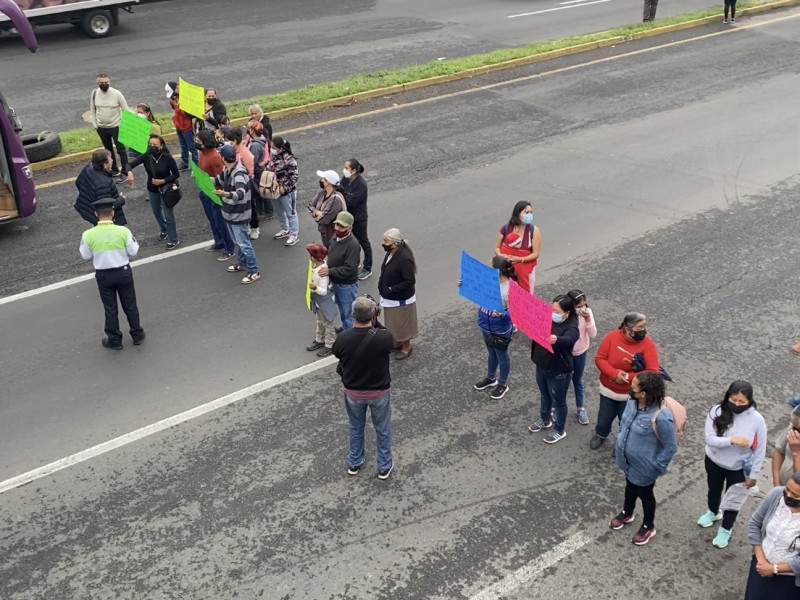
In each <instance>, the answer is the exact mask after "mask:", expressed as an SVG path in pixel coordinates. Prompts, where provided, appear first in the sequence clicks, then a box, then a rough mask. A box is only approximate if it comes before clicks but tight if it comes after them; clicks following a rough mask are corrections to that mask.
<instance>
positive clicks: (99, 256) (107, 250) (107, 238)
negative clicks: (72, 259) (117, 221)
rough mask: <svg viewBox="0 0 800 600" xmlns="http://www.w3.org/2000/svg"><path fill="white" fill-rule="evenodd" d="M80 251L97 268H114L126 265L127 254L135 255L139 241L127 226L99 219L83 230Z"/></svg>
mask: <svg viewBox="0 0 800 600" xmlns="http://www.w3.org/2000/svg"><path fill="white" fill-rule="evenodd" d="M80 252H81V256H82V257H83V259H84V260H91V261H92V263H93V264H94V268H95V269H97V270H102V269H116V268H119V267H124V266H125V265H127V264H128V263H129V262H130V260H129V259H128V257H129V256H136V253H137V252H139V243H138V242H137V241H136V238H135V237H133V234H132V233H131V232H130V230H129V229H128V228H127V227H123V226H122V225H114V223H112V222H111V221H100V222H99V223H98V224H97V225H95V226H94V227H93V228H92V229H88V230H86V231H84V232H83V237H82V238H81V246H80Z"/></svg>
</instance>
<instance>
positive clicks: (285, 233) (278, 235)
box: [272, 229, 291, 240]
mask: <svg viewBox="0 0 800 600" xmlns="http://www.w3.org/2000/svg"><path fill="white" fill-rule="evenodd" d="M290 235H291V232H289V231H286V230H285V229H281V230H280V231H279V232H278V233H276V234H275V235H273V236H272V239H274V240H282V239H283V238H285V237H289V236H290Z"/></svg>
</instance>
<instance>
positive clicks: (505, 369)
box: [482, 331, 511, 385]
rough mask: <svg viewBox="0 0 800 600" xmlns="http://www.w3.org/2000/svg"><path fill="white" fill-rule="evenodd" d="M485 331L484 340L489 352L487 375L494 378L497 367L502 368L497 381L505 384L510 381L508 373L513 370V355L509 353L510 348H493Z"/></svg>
mask: <svg viewBox="0 0 800 600" xmlns="http://www.w3.org/2000/svg"><path fill="white" fill-rule="evenodd" d="M482 333H483V341H484V342H485V343H486V352H487V353H488V354H489V364H488V366H487V368H486V377H487V378H489V379H494V376H495V374H496V373H497V369H498V368H499V369H500V378H499V379H498V380H497V383H499V384H500V385H505V384H506V382H507V381H508V374H509V372H510V371H511V357H510V356H509V355H508V348H491V347H490V346H489V334H488V333H486V332H485V331H482Z"/></svg>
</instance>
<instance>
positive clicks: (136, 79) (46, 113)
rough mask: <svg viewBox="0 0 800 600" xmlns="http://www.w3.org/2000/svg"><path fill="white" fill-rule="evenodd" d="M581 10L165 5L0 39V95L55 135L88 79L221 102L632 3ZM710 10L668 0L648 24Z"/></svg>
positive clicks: (570, 30) (475, 5) (450, 4)
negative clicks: (94, 31) (94, 32)
mask: <svg viewBox="0 0 800 600" xmlns="http://www.w3.org/2000/svg"><path fill="white" fill-rule="evenodd" d="M587 2H588V4H585V5H584V3H577V4H579V5H577V4H576V3H575V2H574V1H572V2H570V1H567V2H565V1H562V0H525V1H520V0H499V1H492V2H484V1H482V0H437V1H436V2H428V1H426V0H402V1H400V0H382V1H377V0H348V1H347V2H346V3H344V4H343V3H341V2H329V1H326V0H295V1H294V2H272V3H265V2H263V0H236V2H224V3H223V2H219V1H217V0H168V1H166V2H159V3H156V4H148V5H143V6H141V7H138V8H136V13H135V14H133V15H129V14H125V13H123V14H122V15H121V17H120V18H121V24H120V27H119V28H118V29H117V30H116V32H115V34H114V35H113V36H112V37H110V38H108V39H105V40H90V39H88V38H86V37H85V36H84V35H83V33H82V32H80V31H79V30H77V29H75V28H73V27H70V26H53V27H47V28H41V29H39V30H38V33H37V35H38V36H39V40H40V46H41V49H40V50H39V52H38V53H37V54H35V55H31V54H29V53H27V51H26V50H25V49H24V48H22V45H21V44H20V43H19V42H18V41H17V40H14V39H12V38H3V39H0V86H2V90H3V93H4V94H5V96H6V98H8V100H9V102H10V103H11V104H12V106H14V107H15V108H16V109H17V112H18V113H19V115H20V117H21V118H22V120H23V123H24V125H25V128H26V131H28V132H31V133H32V132H36V131H41V130H43V129H47V130H51V131H63V130H66V129H69V128H73V127H78V126H81V125H83V124H84V123H83V122H82V120H81V114H82V113H83V112H84V111H85V110H87V108H88V102H89V94H90V92H91V90H92V88H93V87H94V79H95V75H96V73H97V72H98V71H107V72H108V73H109V74H111V77H112V83H113V85H114V86H115V87H117V88H119V89H120V90H122V91H123V93H124V94H125V96H126V98H127V100H128V102H129V103H136V102H149V103H150V104H151V105H152V106H153V107H154V108H155V109H156V110H161V111H168V110H169V106H168V104H167V102H166V99H165V98H164V94H163V89H164V83H165V82H166V81H167V80H174V79H176V78H177V77H178V76H179V75H181V76H183V77H184V78H185V79H187V80H188V81H191V82H194V83H197V84H198V85H205V86H215V87H217V88H219V90H220V97H221V98H222V99H223V100H225V99H231V98H234V99H235V98H248V97H252V96H255V95H258V94H264V93H274V92H281V91H286V90H290V89H295V88H298V87H301V86H303V85H306V84H308V83H318V82H323V81H336V80H339V79H342V78H344V77H346V76H347V75H352V74H356V73H366V72H372V71H376V70H380V69H386V68H391V67H396V66H400V65H410V64H418V63H421V62H427V61H430V60H436V59H439V58H453V57H457V56H465V55H468V54H472V53H476V52H486V51H489V50H494V49H495V48H498V47H504V46H513V45H520V44H525V43H529V42H534V41H541V40H547V39H557V38H561V37H564V36H568V35H574V34H582V33H589V32H592V31H599V30H603V29H609V28H611V27H615V26H617V25H621V24H625V23H634V22H637V21H639V20H640V19H641V2H640V1H639V0H601V1H599V2H597V1H593V0H587ZM710 4H711V3H710V2H709V0H674V1H670V2H667V3H664V5H663V6H661V7H659V15H662V16H663V15H669V14H676V13H680V12H684V11H687V10H693V9H697V8H705V7H707V6H709V5H710ZM540 11H542V12H540ZM548 11H549V12H548ZM531 12H533V13H537V14H531V15H527V16H518V17H516V18H509V17H510V16H512V15H523V14H526V13H531Z"/></svg>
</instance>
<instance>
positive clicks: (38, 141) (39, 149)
mask: <svg viewBox="0 0 800 600" xmlns="http://www.w3.org/2000/svg"><path fill="white" fill-rule="evenodd" d="M22 146H23V147H24V148H25V154H26V155H27V157H28V161H30V162H32V163H35V162H41V161H43V160H47V159H48V158H53V157H54V156H56V155H57V154H58V153H59V152H61V137H60V136H59V135H58V134H57V133H53V132H52V131H43V132H42V133H40V134H38V135H23V136H22Z"/></svg>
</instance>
